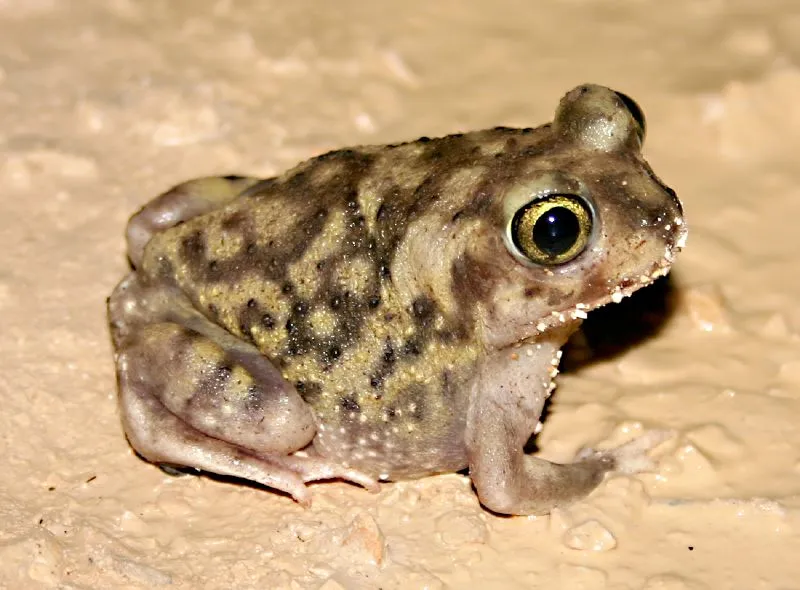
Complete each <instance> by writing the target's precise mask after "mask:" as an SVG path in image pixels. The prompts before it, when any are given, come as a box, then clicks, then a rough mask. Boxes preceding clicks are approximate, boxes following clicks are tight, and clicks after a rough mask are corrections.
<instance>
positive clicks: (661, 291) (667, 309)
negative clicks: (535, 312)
mask: <svg viewBox="0 0 800 590" xmlns="http://www.w3.org/2000/svg"><path fill="white" fill-rule="evenodd" d="M676 302H677V293H676V289H675V284H674V281H673V280H672V279H671V275H667V276H666V277H662V278H660V279H658V280H656V281H655V282H653V284H652V285H649V286H648V287H645V288H643V289H640V290H638V291H636V292H635V293H634V294H633V295H631V296H630V297H628V298H626V299H623V300H622V301H621V302H620V303H617V304H609V305H606V306H604V307H601V308H600V309H597V310H594V311H592V312H590V313H589V317H588V318H587V319H586V320H585V321H584V322H583V325H582V326H581V329H580V330H579V331H578V332H576V333H575V334H574V335H573V337H572V338H570V340H569V342H568V343H567V345H566V346H565V347H564V356H563V358H562V360H561V368H560V371H561V373H562V374H569V373H575V372H577V371H579V370H581V369H582V368H584V367H587V366H590V365H592V364H593V363H596V362H598V361H603V360H607V359H609V358H613V357H616V356H619V355H621V354H624V352H625V351H627V350H628V349H629V348H632V347H634V346H636V345H637V344H640V343H642V342H645V341H647V340H649V339H650V338H653V337H655V336H656V335H658V333H659V332H660V331H661V330H662V329H663V328H664V326H665V325H666V324H667V323H668V321H669V318H670V317H671V316H672V314H673V313H674V312H675V307H676ZM551 400H552V398H550V399H548V400H547V402H546V403H545V407H544V410H543V412H542V416H541V418H540V419H541V420H542V421H544V420H545V419H546V418H547V414H548V413H549V410H550V403H551ZM537 449H538V448H537V446H536V441H535V437H531V439H530V440H529V441H528V444H526V445H525V452H527V453H533V452H536V450H537Z"/></svg>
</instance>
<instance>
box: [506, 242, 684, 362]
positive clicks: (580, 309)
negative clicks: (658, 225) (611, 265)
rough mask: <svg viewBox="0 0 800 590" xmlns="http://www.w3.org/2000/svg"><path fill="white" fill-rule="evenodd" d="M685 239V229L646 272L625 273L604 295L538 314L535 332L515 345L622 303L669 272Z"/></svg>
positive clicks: (574, 324)
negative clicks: (601, 309) (540, 315)
mask: <svg viewBox="0 0 800 590" xmlns="http://www.w3.org/2000/svg"><path fill="white" fill-rule="evenodd" d="M684 241H685V232H684V233H683V234H682V235H681V236H680V239H679V240H678V241H677V242H676V244H675V245H674V246H673V247H671V248H669V249H668V250H667V251H666V253H665V255H664V257H663V258H662V259H661V260H659V261H658V262H656V263H655V264H653V266H652V267H651V268H650V269H649V270H648V271H647V272H644V273H642V274H639V275H637V276H633V277H623V278H622V279H620V280H619V281H618V283H617V285H616V286H615V287H614V289H613V290H611V291H609V292H608V293H607V294H606V295H604V296H600V297H593V298H592V302H591V303H576V304H574V305H571V306H568V307H564V308H562V309H558V310H553V311H551V312H550V315H548V316H545V317H542V318H539V319H537V320H536V321H535V322H531V323H530V325H531V326H532V327H533V328H534V330H533V331H532V333H529V334H528V335H526V337H525V338H523V339H520V340H519V341H518V342H517V343H515V344H512V346H515V345H522V344H524V343H526V342H530V341H535V340H538V339H541V338H542V336H543V335H544V334H546V333H557V332H562V331H565V330H566V331H567V332H569V333H571V332H572V331H574V330H576V329H577V328H578V326H580V324H581V322H582V321H583V320H585V319H586V317H587V316H588V313H589V312H590V311H592V310H595V309H598V308H600V307H603V306H604V305H607V304H609V303H619V302H621V301H622V300H623V299H625V298H626V297H629V296H631V295H632V294H633V293H635V292H636V291H638V290H639V289H641V288H643V287H647V286H648V285H650V284H652V283H653V282H655V281H656V280H657V279H659V278H661V277H663V276H666V275H667V274H668V273H669V271H670V269H671V268H672V264H673V262H674V259H675V256H676V255H677V253H678V252H679V251H680V249H681V247H682V246H683V242H684Z"/></svg>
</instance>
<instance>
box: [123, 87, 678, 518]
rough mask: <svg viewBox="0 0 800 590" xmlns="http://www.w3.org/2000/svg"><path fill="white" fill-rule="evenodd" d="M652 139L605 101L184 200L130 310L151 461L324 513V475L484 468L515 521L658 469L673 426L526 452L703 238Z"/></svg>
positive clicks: (140, 433)
mask: <svg viewBox="0 0 800 590" xmlns="http://www.w3.org/2000/svg"><path fill="white" fill-rule="evenodd" d="M644 131H645V130H644V118H643V116H642V112H641V111H640V110H639V108H638V107H637V106H636V103H635V102H633V100H631V99H630V98H628V97H627V96H625V95H623V94H621V93H618V92H615V91H613V90H610V89H608V88H605V87H602V86H595V85H589V84H587V85H583V86H579V87H578V88H575V89H574V90H572V91H570V92H569V93H568V94H567V95H566V96H565V97H564V98H563V99H562V100H561V102H560V104H559V105H558V108H557V110H556V114H555V118H554V120H553V122H552V123H549V124H546V125H543V126H541V127H538V128H535V129H533V128H530V129H509V128H503V127H498V128H495V129H488V130H484V131H476V132H471V133H464V134H457V135H449V136H447V137H441V138H438V139H429V138H426V137H423V138H420V139H418V140H416V141H412V142H408V143H398V144H393V145H384V146H366V147H357V148H351V149H343V150H337V151H333V152H330V153H327V154H324V155H322V156H319V157H316V158H313V159H311V160H308V161H307V162H304V163H302V164H300V165H298V166H297V167H295V168H293V169H292V170H290V171H288V172H286V173H285V174H283V175H281V176H278V177H275V178H269V179H266V180H259V179H256V178H245V177H238V176H228V177H223V178H204V179H199V180H194V181H191V182H187V183H185V184H181V185H179V186H177V187H175V188H173V189H172V190H170V191H169V192H167V193H165V194H163V195H161V196H160V197H158V198H157V199H155V200H154V201H152V202H150V203H149V204H147V205H146V206H145V207H144V208H143V209H142V210H141V211H139V212H138V213H137V214H135V215H134V216H133V217H132V218H131V220H130V223H129V224H128V229H127V240H128V254H129V257H130V260H131V263H132V265H133V271H132V272H131V273H130V274H129V275H128V276H127V277H126V278H125V279H124V280H123V281H122V282H121V283H120V285H119V286H118V287H117V288H116V289H115V290H114V292H113V294H112V295H111V298H110V301H109V316H110V322H111V332H112V336H113V343H114V348H115V350H116V363H117V374H118V379H119V405H120V408H121V412H122V422H123V424H124V428H125V432H126V434H127V437H128V439H129V441H130V443H131V445H132V446H133V448H134V449H135V450H136V451H137V452H138V453H139V454H140V455H141V456H142V457H144V458H145V459H147V460H149V461H151V462H154V463H158V464H161V465H165V466H184V467H190V468H196V469H199V470H205V471H208V472H213V473H218V474H224V475H230V476H235V477H239V478H244V479H247V480H252V481H255V482H258V483H260V484H263V485H265V486H269V487H271V488H275V489H278V490H282V491H284V492H286V493H288V494H290V495H291V496H292V497H294V498H295V499H296V500H297V501H299V502H301V503H304V504H307V503H309V502H310V492H309V490H308V488H307V487H306V483H307V482H310V481H315V480H321V479H330V478H341V479H344V480H349V481H352V482H357V483H359V484H361V485H363V486H365V487H367V488H372V489H374V488H375V487H376V486H377V483H376V481H377V480H394V479H401V478H415V477H421V476H425V475H428V474H434V473H441V472H450V471H457V470H461V469H464V468H469V473H470V476H471V478H472V481H473V483H474V486H475V489H476V491H477V494H478V497H479V499H480V501H481V502H482V503H483V504H484V506H486V507H487V508H489V509H491V510H494V511H496V512H499V513H505V514H536V513H545V512H548V511H549V510H551V509H552V508H554V507H556V506H560V505H563V504H566V503H569V502H572V501H574V500H576V499H579V498H581V497H583V496H585V495H586V494H588V493H589V492H590V491H591V490H592V489H593V488H594V487H595V486H597V485H598V483H599V482H600V481H601V480H602V478H603V475H604V474H605V473H606V472H608V471H611V470H622V471H627V472H635V471H637V470H641V469H643V468H645V467H646V466H647V465H648V460H647V458H646V454H645V453H646V451H648V450H649V449H650V448H651V447H652V446H654V445H655V444H657V443H658V442H660V441H661V440H662V434H661V433H654V432H651V433H646V434H645V435H644V436H643V437H641V438H639V439H636V440H634V441H633V442H631V443H629V444H627V445H623V446H622V447H618V448H617V449H614V450H611V451H606V452H587V453H583V454H582V455H580V456H579V457H578V458H577V460H576V461H575V462H574V463H570V464H566V465H559V464H554V463H550V462H548V461H545V460H543V459H541V458H537V457H535V456H531V455H527V454H525V453H524V452H523V446H524V445H525V444H526V441H528V439H529V437H530V436H531V434H532V433H534V432H536V431H537V429H538V428H539V427H540V424H539V417H540V413H541V411H542V406H543V404H544V403H545V400H546V399H547V397H548V396H549V395H550V393H551V391H552V389H553V378H554V377H555V375H556V372H557V367H558V361H559V357H560V352H559V349H560V348H561V347H562V345H563V344H564V343H565V342H566V340H567V338H568V337H569V336H570V334H572V333H573V332H574V331H575V330H576V329H577V328H578V326H579V324H580V322H581V320H582V319H583V318H584V317H585V316H586V314H587V313H588V312H589V311H591V310H592V309H594V308H596V307H598V306H600V305H604V304H606V303H608V302H611V301H614V302H616V301H619V299H621V298H622V297H624V296H626V295H628V294H630V293H632V292H633V291H635V290H636V289H639V288H640V287H642V286H644V285H647V284H648V283H650V282H652V281H653V280H654V279H655V278H656V277H659V276H661V275H664V274H665V273H667V271H668V270H669V268H670V265H671V264H672V262H673V259H674V257H675V255H676V253H677V252H678V250H679V249H680V247H681V246H682V244H683V242H684V238H685V236H686V229H685V225H684V221H683V216H682V211H681V204H680V202H679V201H678V199H677V197H676V196H675V193H674V192H673V191H672V190H671V189H669V188H668V187H667V186H665V185H664V184H663V183H662V182H661V181H660V180H659V179H658V177H656V175H655V174H654V173H653V172H652V170H651V169H650V167H649V166H648V165H647V163H646V162H645V161H644V159H643V158H642V155H641V148H642V141H643V138H644Z"/></svg>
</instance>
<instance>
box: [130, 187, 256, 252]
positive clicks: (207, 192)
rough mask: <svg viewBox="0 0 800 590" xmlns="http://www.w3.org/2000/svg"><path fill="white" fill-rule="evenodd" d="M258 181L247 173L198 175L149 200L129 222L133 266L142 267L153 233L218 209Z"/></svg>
mask: <svg viewBox="0 0 800 590" xmlns="http://www.w3.org/2000/svg"><path fill="white" fill-rule="evenodd" d="M258 182H259V179H257V178H250V177H247V176H219V177H215V176H209V177H207V178H197V179H195V180H190V181H188V182H184V183H181V184H179V185H177V186H175V187H173V188H171V189H170V190H168V191H167V192H165V193H163V194H162V195H160V196H158V197H156V198H155V199H153V200H152V201H150V202H149V203H147V204H146V205H145V206H144V207H142V208H141V209H140V210H139V211H138V212H137V213H136V214H135V215H133V217H131V219H130V221H128V227H127V230H126V237H127V241H128V257H129V258H130V259H131V262H132V263H133V266H134V267H138V266H139V263H140V262H141V260H142V255H143V253H144V247H145V245H147V242H149V241H150V238H152V237H153V235H154V234H157V233H159V232H162V231H164V230H166V229H169V228H171V227H174V226H176V225H178V224H179V223H183V222H184V221H188V220H190V219H192V218H193V217H197V216H198V215H203V214H205V213H209V212H210V211H214V210H215V209H219V208H220V207H222V206H224V205H226V204H227V203H229V202H231V201H233V200H234V199H237V198H238V197H240V196H241V195H242V193H243V192H245V191H246V190H247V189H249V188H251V187H253V186H255V185H256V184H258Z"/></svg>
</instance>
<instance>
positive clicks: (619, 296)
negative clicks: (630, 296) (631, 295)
mask: <svg viewBox="0 0 800 590" xmlns="http://www.w3.org/2000/svg"><path fill="white" fill-rule="evenodd" d="M623 299H625V295H624V294H623V292H622V291H620V290H619V289H617V290H616V291H614V292H613V293H612V294H611V301H613V302H614V303H619V302H620V301H622V300H623Z"/></svg>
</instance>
